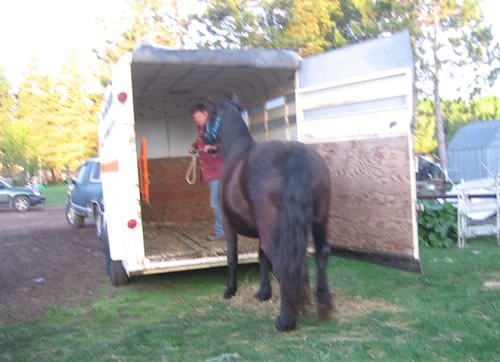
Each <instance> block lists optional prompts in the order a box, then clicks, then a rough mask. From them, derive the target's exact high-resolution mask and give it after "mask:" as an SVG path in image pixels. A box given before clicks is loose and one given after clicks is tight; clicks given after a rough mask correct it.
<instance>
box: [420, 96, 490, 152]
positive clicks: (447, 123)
mask: <svg viewBox="0 0 500 362" xmlns="http://www.w3.org/2000/svg"><path fill="white" fill-rule="evenodd" d="M434 108H435V107H434V102H433V101H432V100H431V99H428V98H427V99H424V100H420V101H419V102H418V103H417V109H416V120H417V122H416V124H415V137H414V140H415V142H414V148H415V152H417V153H434V152H435V151H436V149H437V140H436V137H435V132H434V130H435V128H436V118H435V117H434ZM442 112H443V121H444V129H445V134H446V141H447V142H449V141H451V140H452V138H453V137H454V136H455V134H456V133H457V131H458V130H459V129H460V128H461V127H463V126H465V125H467V124H469V123H472V122H481V121H488V120H494V119H500V98H499V97H495V96H485V97H479V96H476V97H474V98H473V99H472V100H471V101H470V102H465V101H463V100H460V99H459V100H453V101H452V100H444V101H443V102H442Z"/></svg>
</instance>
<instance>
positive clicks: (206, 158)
mask: <svg viewBox="0 0 500 362" xmlns="http://www.w3.org/2000/svg"><path fill="white" fill-rule="evenodd" d="M191 116H192V117H193V120H194V122H195V123H196V124H197V125H198V138H197V139H196V141H195V142H194V143H193V144H192V145H191V147H190V148H189V153H194V152H195V151H198V152H199V159H200V173H201V180H202V181H205V182H208V183H209V185H210V206H211V207H212V209H213V210H214V214H215V228H214V233H213V234H212V235H210V236H209V237H207V240H209V241H221V240H224V239H225V238H224V229H223V227H222V211H221V209H220V207H219V198H218V191H219V173H220V171H221V169H222V157H221V151H220V147H219V145H218V144H217V143H213V144H208V143H207V142H206V140H205V139H204V138H203V134H204V133H205V131H206V130H207V128H208V129H209V128H210V122H209V115H208V110H207V108H206V107H205V106H204V105H203V104H201V103H198V104H195V105H194V106H193V107H192V108H191Z"/></svg>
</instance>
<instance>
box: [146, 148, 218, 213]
mask: <svg viewBox="0 0 500 362" xmlns="http://www.w3.org/2000/svg"><path fill="white" fill-rule="evenodd" d="M190 161H191V157H175V158H161V159H150V160H148V165H149V181H150V186H149V187H150V200H151V202H150V204H149V205H148V204H146V203H144V202H142V217H143V220H144V221H145V222H192V221H210V220H213V212H212V208H211V207H210V204H209V199H210V189H209V187H208V183H206V182H203V181H200V174H199V167H197V180H198V181H197V182H196V184H195V185H189V184H188V183H187V182H186V179H185V177H186V171H187V169H188V166H189V163H190Z"/></svg>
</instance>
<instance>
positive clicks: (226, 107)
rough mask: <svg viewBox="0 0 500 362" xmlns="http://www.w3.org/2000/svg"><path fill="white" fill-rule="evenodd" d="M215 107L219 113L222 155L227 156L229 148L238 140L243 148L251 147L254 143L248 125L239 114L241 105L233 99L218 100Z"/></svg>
mask: <svg viewBox="0 0 500 362" xmlns="http://www.w3.org/2000/svg"><path fill="white" fill-rule="evenodd" d="M217 107H218V109H219V111H220V113H219V115H221V133H222V134H221V135H219V138H220V140H221V145H222V152H223V157H227V156H229V152H230V148H231V146H232V145H233V144H235V143H236V142H238V144H239V145H240V146H244V148H248V147H251V146H252V145H254V144H255V141H254V140H253V138H252V136H251V134H250V131H249V130H248V126H247V125H246V123H245V121H244V120H243V117H242V116H241V106H240V105H239V103H236V102H235V101H234V100H231V101H220V102H218V103H217Z"/></svg>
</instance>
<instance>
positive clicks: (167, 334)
mask: <svg viewBox="0 0 500 362" xmlns="http://www.w3.org/2000/svg"><path fill="white" fill-rule="evenodd" d="M421 254H422V255H421V260H422V264H423V268H424V271H425V274H423V275H418V274H412V273H406V272H402V271H397V270H393V269H388V268H384V267H380V266H376V265H370V264H364V263H360V262H356V261H350V260H345V259H338V258H331V259H330V263H329V281H330V284H331V286H332V287H333V288H335V292H336V294H337V297H338V298H337V300H338V301H339V312H338V313H337V315H336V316H335V318H333V319H331V320H329V321H328V322H324V323H320V322H318V321H317V320H316V317H315V315H314V314H313V313H306V315H304V316H302V317H300V319H299V320H298V327H297V330H296V331H294V332H290V333H278V332H275V331H274V330H273V326H274V319H275V318H276V316H277V315H276V311H275V309H273V308H272V307H271V308H269V306H268V305H262V304H258V303H257V302H256V301H254V300H252V298H251V297H249V298H248V300H247V301H246V302H245V303H243V304H237V303H236V304H235V303H232V302H228V301H225V300H224V299H223V298H222V292H223V289H224V286H225V282H226V271H225V269H224V268H220V269H211V270H199V271H190V272H181V273H172V274H163V275H156V276H148V277H140V278H135V279H133V281H132V283H131V284H129V285H127V286H124V287H120V288H113V287H111V286H103V290H102V293H101V295H100V296H98V297H96V299H95V300H94V301H93V303H92V304H91V305H89V306H83V307H82V306H78V305H75V306H73V307H63V306H59V305H54V306H52V307H51V308H49V310H48V311H47V313H46V314H44V315H43V316H42V317H40V318H37V319H33V320H25V321H21V322H16V323H10V324H4V325H2V326H0V360H36V359H39V360H40V359H41V360H111V359H117V360H168V361H186V360H188V361H190V360H195V361H198V360H206V359H212V358H217V360H224V358H226V360H228V359H227V358H229V357H230V356H238V357H239V359H240V360H245V361H246V360H281V361H288V360H301V361H324V360H371V359H389V360H423V361H428V360H443V359H445V360H459V361H462V360H496V359H497V358H498V346H499V345H500V291H499V290H490V289H487V288H485V287H484V286H483V284H484V282H486V281H499V279H500V264H499V262H498V260H500V248H499V247H498V246H497V245H496V242H495V240H494V239H492V238H486V239H480V240H472V241H471V242H470V243H469V246H468V247H467V248H464V249H456V248H452V249H429V248H421ZM310 263H311V268H312V267H313V265H314V263H313V260H312V259H311V261H310ZM311 270H313V269H311ZM238 276H239V281H240V283H239V286H240V290H239V291H240V294H245V288H247V289H248V288H249V285H253V284H256V283H257V282H258V279H259V276H258V267H256V266H240V267H239V275H238ZM275 292H276V291H275ZM350 308H351V309H352V310H355V309H356V308H358V309H359V310H358V311H357V312H356V313H348V312H350ZM340 311H342V313H341V312H340Z"/></svg>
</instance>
